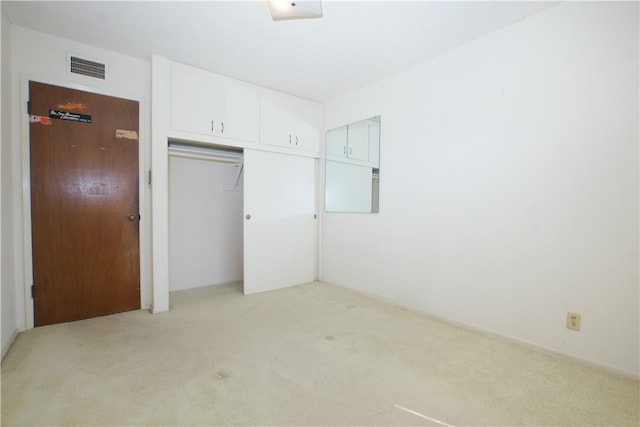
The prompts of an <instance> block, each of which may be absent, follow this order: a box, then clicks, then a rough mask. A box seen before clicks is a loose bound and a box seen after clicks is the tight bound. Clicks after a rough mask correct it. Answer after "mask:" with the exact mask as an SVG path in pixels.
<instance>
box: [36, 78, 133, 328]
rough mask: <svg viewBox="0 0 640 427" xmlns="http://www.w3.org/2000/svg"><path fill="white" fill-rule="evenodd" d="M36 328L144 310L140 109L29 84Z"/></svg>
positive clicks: (127, 103) (123, 101)
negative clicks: (139, 148)
mask: <svg viewBox="0 0 640 427" xmlns="http://www.w3.org/2000/svg"><path fill="white" fill-rule="evenodd" d="M29 115H30V116H29V117H30V122H31V123H30V142H31V144H30V145H31V146H30V155H31V221H32V224H31V227H32V244H33V279H34V287H33V296H34V323H35V325H36V326H42V325H47V324H51V323H60V322H67V321H72V320H79V319H85V318H88V317H95V316H102V315H106V314H111V313H117V312H121V311H127V310H135V309H139V308H140V250H139V247H140V246H139V207H138V203H139V197H138V137H137V135H138V102H136V101H130V100H126V99H120V98H114V97H111V96H104V95H97V94H93V93H89V92H83V91H79V90H74V89H68V88H62V87H57V86H51V85H47V84H42V83H37V82H29Z"/></svg>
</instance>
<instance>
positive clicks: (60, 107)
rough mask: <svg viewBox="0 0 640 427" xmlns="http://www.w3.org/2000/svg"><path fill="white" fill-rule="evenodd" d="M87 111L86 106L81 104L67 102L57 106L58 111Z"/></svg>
mask: <svg viewBox="0 0 640 427" xmlns="http://www.w3.org/2000/svg"><path fill="white" fill-rule="evenodd" d="M86 109H87V106H86V105H84V104H81V103H80V102H67V103H65V104H58V110H67V111H72V110H75V111H84V110H86Z"/></svg>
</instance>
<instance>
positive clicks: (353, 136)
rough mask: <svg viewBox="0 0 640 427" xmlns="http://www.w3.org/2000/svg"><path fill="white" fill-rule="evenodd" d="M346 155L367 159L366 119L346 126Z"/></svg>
mask: <svg viewBox="0 0 640 427" xmlns="http://www.w3.org/2000/svg"><path fill="white" fill-rule="evenodd" d="M347 141H348V144H347V157H349V158H350V159H356V160H362V161H364V162H368V161H369V124H368V123H367V122H366V121H362V122H358V123H354V124H352V125H349V126H348V127H347Z"/></svg>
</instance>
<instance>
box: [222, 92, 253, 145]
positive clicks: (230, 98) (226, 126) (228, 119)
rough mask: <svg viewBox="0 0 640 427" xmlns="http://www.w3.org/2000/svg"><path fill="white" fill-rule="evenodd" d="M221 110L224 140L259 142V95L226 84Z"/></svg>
mask: <svg viewBox="0 0 640 427" xmlns="http://www.w3.org/2000/svg"><path fill="white" fill-rule="evenodd" d="M223 94H224V97H222V99H221V101H222V105H221V106H220V108H219V110H220V111H221V115H220V122H221V123H220V128H219V129H220V133H219V136H221V137H224V138H231V139H237V140H241V141H249V142H257V141H258V95H257V94H255V93H254V92H252V91H250V90H249V89H246V88H243V87H240V86H238V85H235V84H233V83H231V82H226V83H225V84H224V92H223Z"/></svg>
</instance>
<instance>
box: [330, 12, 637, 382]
mask: <svg viewBox="0 0 640 427" xmlns="http://www.w3.org/2000/svg"><path fill="white" fill-rule="evenodd" d="M638 72H639V69H638V3H637V2H626V3H612V2H598V3H595V2H584V3H583V2H580V3H578V2H569V3H563V4H560V5H558V6H555V7H552V8H550V9H547V10H545V11H543V12H541V13H539V14H537V15H535V16H532V17H530V18H528V19H525V20H523V21H520V22H518V23H516V24H514V25H512V26H509V27H507V28H504V29H502V30H500V31H497V32H494V33H492V34H490V35H487V36H485V37H483V38H480V39H477V40H475V41H473V42H471V43H469V44H466V45H463V46H460V47H458V48H456V49H454V50H452V51H449V52H447V53H445V54H443V55H440V56H438V57H436V58H434V59H432V60H429V61H426V62H423V63H421V64H418V65H416V66H414V67H412V68H410V69H408V70H405V71H404V72H402V73H399V74H397V75H394V76H392V77H389V78H387V79H385V80H382V81H380V82H378V83H377V84H374V85H370V86H368V87H365V88H363V89H362V90H359V91H357V92H355V93H352V94H349V95H346V96H344V97H342V98H340V99H337V100H335V101H332V102H330V103H329V104H328V105H327V111H326V117H327V128H328V129H331V128H335V127H338V126H341V125H344V124H347V123H350V122H354V121H357V120H361V119H364V118H367V117H371V116H374V115H377V114H380V115H381V116H382V118H381V132H382V133H381V162H380V214H379V215H361V214H327V213H325V214H324V215H323V234H322V264H321V266H322V270H321V279H322V280H324V281H327V282H333V283H337V284H341V285H345V286H349V287H352V288H355V289H357V290H360V291H364V292H367V293H370V294H375V295H379V296H382V297H384V298H387V299H390V300H393V301H397V302H399V303H401V304H404V305H407V306H411V307H414V308H417V309H418V310H421V311H424V312H427V313H431V314H433V315H436V316H439V317H442V318H446V319H449V320H452V321H454V322H458V323H461V324H465V325H470V326H472V327H474V328H478V329H483V330H487V331H491V332H493V333H497V334H500V335H504V336H507V337H511V338H514V339H516V340H519V341H523V342H527V343H530V344H533V345H535V346H538V347H542V348H545V349H548V350H551V351H554V352H558V353H562V354H566V355H570V356H572V357H576V358H579V359H582V360H587V361H591V362H594V363H596V364H599V365H601V366H605V367H608V368H610V369H613V370H617V371H619V372H624V373H627V374H631V375H634V376H638V375H639V374H640V370H639V367H638V363H639V357H640V355H639V354H638V347H639V335H640V331H639V326H638V324H639V309H638V306H639V293H638V268H639V263H638V231H639V230H638V218H639V216H638V202H639V200H638V138H639V136H638V127H639V123H638V114H639V109H638V90H639V86H638ZM567 311H575V312H579V313H581V314H582V330H581V331H580V332H575V331H570V330H568V329H566V328H565V316H566V313H567Z"/></svg>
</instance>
